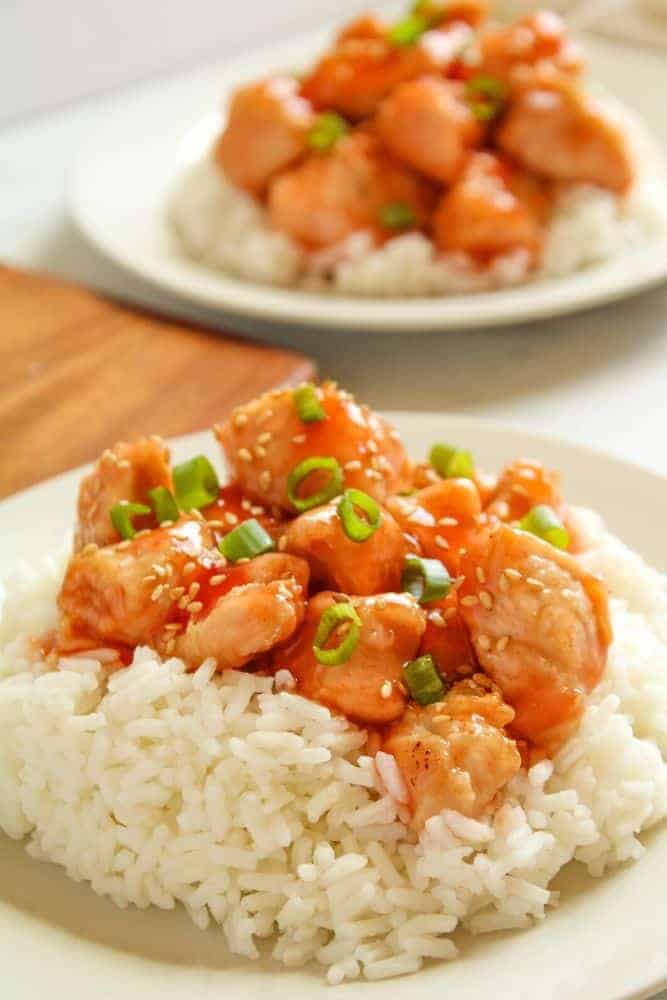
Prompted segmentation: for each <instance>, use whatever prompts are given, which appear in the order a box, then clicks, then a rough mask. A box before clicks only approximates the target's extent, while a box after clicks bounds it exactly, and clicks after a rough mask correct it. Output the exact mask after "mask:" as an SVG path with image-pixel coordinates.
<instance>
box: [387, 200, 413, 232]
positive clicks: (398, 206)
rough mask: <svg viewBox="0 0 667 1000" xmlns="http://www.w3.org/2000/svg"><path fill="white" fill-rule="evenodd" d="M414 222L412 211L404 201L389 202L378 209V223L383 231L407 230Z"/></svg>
mask: <svg viewBox="0 0 667 1000" xmlns="http://www.w3.org/2000/svg"><path fill="white" fill-rule="evenodd" d="M415 220H416V215H415V211H414V209H413V208H412V206H411V205H408V204H407V202H405V201H390V202H389V203H388V204H387V205H383V206H382V208H381V209H380V222H381V223H382V225H383V226H384V227H385V229H395V230H398V229H409V228H410V226H414V224H415Z"/></svg>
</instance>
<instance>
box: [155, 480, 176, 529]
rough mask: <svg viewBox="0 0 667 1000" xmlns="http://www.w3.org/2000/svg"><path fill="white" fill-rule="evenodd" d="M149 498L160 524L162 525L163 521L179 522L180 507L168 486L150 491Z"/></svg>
mask: <svg viewBox="0 0 667 1000" xmlns="http://www.w3.org/2000/svg"><path fill="white" fill-rule="evenodd" d="M148 497H149V499H150V502H151V507H152V508H153V511H154V512H155V517H156V518H157V523H158V524H162V523H163V521H177V520H178V505H177V503H176V501H175V499H174V494H173V493H172V492H171V490H168V489H167V487H166V486H156V487H155V489H152V490H149V491H148Z"/></svg>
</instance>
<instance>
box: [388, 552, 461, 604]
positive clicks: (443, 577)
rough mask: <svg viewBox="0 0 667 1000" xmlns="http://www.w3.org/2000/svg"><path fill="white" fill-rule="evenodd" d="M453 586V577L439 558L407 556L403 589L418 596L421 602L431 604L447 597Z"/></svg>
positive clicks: (402, 581)
mask: <svg viewBox="0 0 667 1000" xmlns="http://www.w3.org/2000/svg"><path fill="white" fill-rule="evenodd" d="M451 587H452V578H451V577H450V575H449V573H448V572H447V570H446V568H445V567H444V566H443V564H442V563H441V562H440V560H439V559H422V558H421V556H414V555H412V556H406V557H405V567H404V569H403V576H402V577H401V589H402V590H403V591H407V593H408V594H412V596H413V597H416V598H417V600H418V601H419V603H420V604H430V603H431V602H432V601H439V600H440V598H441V597H446V596H447V594H448V593H449V591H450V590H451Z"/></svg>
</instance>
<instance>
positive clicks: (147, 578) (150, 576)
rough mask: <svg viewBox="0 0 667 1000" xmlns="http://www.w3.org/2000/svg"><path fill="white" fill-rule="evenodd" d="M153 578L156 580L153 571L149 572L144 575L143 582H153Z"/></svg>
mask: <svg viewBox="0 0 667 1000" xmlns="http://www.w3.org/2000/svg"><path fill="white" fill-rule="evenodd" d="M154 580H157V577H156V575H155V573H149V574H148V576H145V577H144V583H153V581H154Z"/></svg>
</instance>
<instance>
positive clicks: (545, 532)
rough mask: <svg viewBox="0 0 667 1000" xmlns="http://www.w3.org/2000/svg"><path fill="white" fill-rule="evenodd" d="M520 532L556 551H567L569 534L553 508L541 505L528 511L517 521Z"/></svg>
mask: <svg viewBox="0 0 667 1000" xmlns="http://www.w3.org/2000/svg"><path fill="white" fill-rule="evenodd" d="M519 527H520V528H521V530H522V531H529V532H530V534H531V535H537V537H538V538H542V539H543V540H544V541H545V542H549V543H550V544H551V545H553V546H554V548H556V549H567V548H568V547H569V544H570V533H569V531H568V530H567V528H566V527H565V525H564V524H563V522H562V521H561V519H560V518H559V516H558V514H557V513H556V511H555V510H554V509H553V507H549V505H548V504H545V503H541V504H538V505H537V507H533V508H532V510H529V511H528V513H527V514H526V516H525V517H523V518H522V519H521V520H520V521H519Z"/></svg>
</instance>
